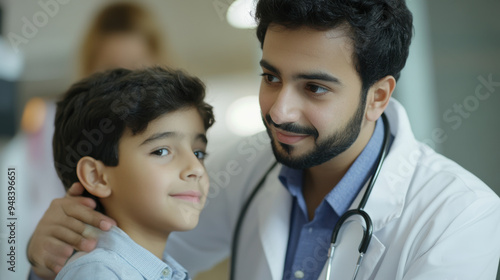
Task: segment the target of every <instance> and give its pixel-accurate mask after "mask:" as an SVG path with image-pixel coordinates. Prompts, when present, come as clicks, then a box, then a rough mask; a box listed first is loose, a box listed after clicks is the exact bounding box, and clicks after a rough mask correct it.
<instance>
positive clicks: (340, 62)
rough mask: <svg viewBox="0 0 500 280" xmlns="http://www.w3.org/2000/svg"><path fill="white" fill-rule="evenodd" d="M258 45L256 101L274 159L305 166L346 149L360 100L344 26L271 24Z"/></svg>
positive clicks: (356, 128)
mask: <svg viewBox="0 0 500 280" xmlns="http://www.w3.org/2000/svg"><path fill="white" fill-rule="evenodd" d="M262 50H263V54H262V60H261V63H260V64H261V67H262V71H263V77H262V82H261V87H260V95H259V101H260V106H261V111H262V118H263V121H264V124H265V126H266V128H267V132H268V134H269V136H270V138H271V143H272V147H273V151H274V154H275V156H276V158H277V160H278V161H279V162H281V163H283V164H285V165H287V166H289V167H292V168H296V169H305V168H310V167H313V166H316V165H320V164H322V163H324V162H327V161H329V160H330V159H332V158H334V157H336V156H337V155H339V154H342V153H343V152H345V151H346V150H348V149H349V147H351V145H352V144H353V143H354V142H355V141H356V139H357V138H358V135H359V133H360V129H361V124H362V122H363V119H364V112H365V101H364V100H362V98H361V90H362V89H361V88H362V84H361V79H360V78H359V75H358V73H357V72H356V70H355V67H354V63H353V60H352V53H353V51H352V43H351V40H350V39H349V38H348V37H347V36H346V33H345V31H343V30H341V29H332V30H327V31H318V30H315V29H311V28H307V27H301V28H298V29H286V28H284V27H282V26H277V25H271V26H270V27H269V28H268V30H267V33H266V37H265V40H264V45H263V48H262Z"/></svg>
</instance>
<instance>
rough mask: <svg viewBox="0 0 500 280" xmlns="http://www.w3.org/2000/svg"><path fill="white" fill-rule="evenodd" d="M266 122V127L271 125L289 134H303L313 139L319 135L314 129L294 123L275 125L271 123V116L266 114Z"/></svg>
mask: <svg viewBox="0 0 500 280" xmlns="http://www.w3.org/2000/svg"><path fill="white" fill-rule="evenodd" d="M265 120H266V122H267V123H268V125H272V126H274V127H276V128H279V129H281V130H283V131H286V132H290V133H296V134H304V135H312V136H313V137H314V139H318V136H319V133H318V131H317V130H316V129H315V128H314V127H305V126H300V125H298V124H295V123H282V124H277V123H275V122H274V121H273V119H272V118H271V115H269V114H267V115H266V117H265Z"/></svg>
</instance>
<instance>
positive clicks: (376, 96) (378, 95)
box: [366, 75, 396, 121]
mask: <svg viewBox="0 0 500 280" xmlns="http://www.w3.org/2000/svg"><path fill="white" fill-rule="evenodd" d="M394 88H396V79H394V77H393V76H391V75H389V76H385V77H383V78H382V79H380V80H378V81H377V82H376V83H375V84H373V85H372V86H371V87H370V89H368V93H367V95H366V119H367V120H369V121H376V120H377V119H378V118H379V117H380V116H381V115H382V113H383V112H384V110H385V108H386V107H387V105H388V104H389V100H390V98H391V96H392V92H393V91H394Z"/></svg>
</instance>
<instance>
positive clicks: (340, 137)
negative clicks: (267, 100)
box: [263, 102, 365, 169]
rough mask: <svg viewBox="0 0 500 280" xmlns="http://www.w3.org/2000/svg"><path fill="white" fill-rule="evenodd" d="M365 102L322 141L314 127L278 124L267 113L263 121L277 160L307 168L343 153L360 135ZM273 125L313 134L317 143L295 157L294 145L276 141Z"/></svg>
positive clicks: (292, 166)
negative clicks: (308, 150) (307, 151)
mask: <svg viewBox="0 0 500 280" xmlns="http://www.w3.org/2000/svg"><path fill="white" fill-rule="evenodd" d="M364 103H365V102H360V104H359V106H358V109H357V110H356V112H355V113H354V116H353V117H352V118H351V119H350V120H349V122H348V123H347V125H346V126H345V127H344V128H343V129H342V130H340V131H338V132H335V133H333V134H332V135H330V136H329V137H327V138H326V139H325V140H322V141H318V136H319V133H318V131H317V130H316V129H315V128H313V127H301V126H298V125H297V124H294V123H284V124H276V123H275V122H274V121H273V120H272V119H271V116H270V115H269V114H267V115H266V116H265V120H263V121H264V125H265V126H266V130H267V134H268V135H269V138H271V146H272V148H273V153H274V156H275V157H276V160H277V161H278V162H279V163H281V164H283V165H286V166H288V167H290V168H293V169H307V168H311V167H313V166H317V165H320V164H323V163H325V162H327V161H329V160H331V159H332V158H334V157H336V156H338V155H339V154H341V153H343V152H344V151H345V150H347V149H348V148H349V147H351V145H352V144H353V143H354V142H355V141H356V139H357V138H358V136H359V132H360V131H361V123H362V121H363V116H364V107H365V104H364ZM271 125H272V126H274V127H277V128H280V129H281V130H284V131H288V132H292V133H297V134H303V135H310V136H313V138H314V143H315V145H314V149H313V150H312V151H311V152H309V153H306V154H304V155H302V156H298V157H293V156H292V155H291V154H292V152H293V149H294V147H293V146H292V145H287V144H283V143H280V142H278V141H276V140H275V139H274V138H273V135H272V133H271V131H270V129H269V126H271ZM277 145H279V146H281V148H282V150H279V149H278V147H277Z"/></svg>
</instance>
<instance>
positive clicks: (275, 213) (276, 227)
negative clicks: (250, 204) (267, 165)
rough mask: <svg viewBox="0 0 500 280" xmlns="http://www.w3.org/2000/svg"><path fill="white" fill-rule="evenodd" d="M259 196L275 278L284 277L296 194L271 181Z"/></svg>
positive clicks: (266, 248) (273, 175)
mask: <svg viewBox="0 0 500 280" xmlns="http://www.w3.org/2000/svg"><path fill="white" fill-rule="evenodd" d="M280 169H281V165H278V166H276V167H275V170H274V172H272V173H271V174H269V177H270V178H276V177H277V176H278V172H277V171H279V170H280ZM260 196H261V199H259V202H260V203H259V209H258V211H259V221H260V222H259V225H258V226H259V237H260V239H261V241H262V247H263V250H264V255H265V257H266V259H267V264H268V265H269V267H268V268H269V270H270V272H271V276H272V278H271V279H282V278H283V267H284V265H285V258H286V250H287V247H288V236H289V229H290V209H291V208H292V196H291V195H290V193H289V192H288V191H287V190H286V189H285V188H284V187H283V186H281V185H280V182H279V180H267V183H266V184H265V185H264V189H263V190H262V192H261V194H260Z"/></svg>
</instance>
